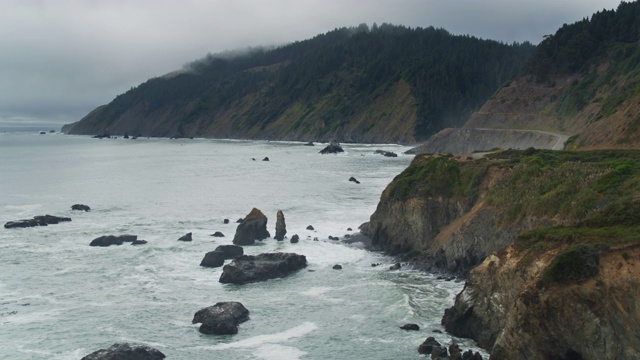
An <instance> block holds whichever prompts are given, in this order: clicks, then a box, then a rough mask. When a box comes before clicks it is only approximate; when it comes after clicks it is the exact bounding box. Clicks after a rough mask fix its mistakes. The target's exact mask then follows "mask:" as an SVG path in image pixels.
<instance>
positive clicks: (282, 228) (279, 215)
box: [275, 210, 287, 241]
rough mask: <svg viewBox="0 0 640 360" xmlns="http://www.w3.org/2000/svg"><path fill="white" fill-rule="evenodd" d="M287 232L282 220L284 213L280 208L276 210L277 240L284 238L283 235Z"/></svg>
mask: <svg viewBox="0 0 640 360" xmlns="http://www.w3.org/2000/svg"><path fill="white" fill-rule="evenodd" d="M286 234H287V224H286V223H285V222H284V214H283V213H282V210H278V213H277V215H276V236H275V239H276V240H278V241H282V240H284V236H285V235H286Z"/></svg>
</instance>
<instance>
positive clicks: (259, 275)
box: [220, 253, 307, 284]
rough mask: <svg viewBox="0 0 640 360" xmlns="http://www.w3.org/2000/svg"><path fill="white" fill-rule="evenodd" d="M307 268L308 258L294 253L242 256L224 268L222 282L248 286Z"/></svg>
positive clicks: (221, 276)
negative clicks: (248, 284) (247, 284)
mask: <svg viewBox="0 0 640 360" xmlns="http://www.w3.org/2000/svg"><path fill="white" fill-rule="evenodd" d="M305 267H307V258H306V257H305V256H304V255H298V254H294V253H264V254H259V255H255V256H252V255H242V256H239V257H237V258H235V259H234V260H233V262H231V264H228V265H225V266H224V267H223V268H222V275H220V282H221V283H225V284H229V283H231V284H246V283H252V282H258V281H265V280H269V279H275V278H281V277H285V276H287V275H289V274H291V273H293V272H296V271H298V270H300V269H302V268H305Z"/></svg>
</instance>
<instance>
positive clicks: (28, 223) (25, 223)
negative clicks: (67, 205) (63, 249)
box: [4, 215, 71, 229]
mask: <svg viewBox="0 0 640 360" xmlns="http://www.w3.org/2000/svg"><path fill="white" fill-rule="evenodd" d="M65 221H71V218H68V217H60V216H53V215H40V216H34V217H33V219H23V220H15V221H9V222H7V223H6V224H4V227H5V228H6V229H11V228H26V227H34V226H47V225H51V224H57V223H60V222H65Z"/></svg>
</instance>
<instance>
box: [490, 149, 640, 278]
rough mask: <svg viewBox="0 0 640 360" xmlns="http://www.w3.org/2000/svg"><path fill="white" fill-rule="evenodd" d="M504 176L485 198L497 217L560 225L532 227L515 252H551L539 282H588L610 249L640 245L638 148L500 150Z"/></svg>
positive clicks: (528, 256)
mask: <svg viewBox="0 0 640 360" xmlns="http://www.w3.org/2000/svg"><path fill="white" fill-rule="evenodd" d="M491 157H492V158H493V159H495V160H502V161H503V162H501V163H499V165H497V166H500V167H503V168H505V169H506V171H505V177H504V178H503V180H502V181H500V182H498V183H497V184H495V186H493V187H492V189H491V190H490V191H489V193H488V195H487V201H488V203H489V204H491V205H493V206H496V207H500V208H502V209H504V211H503V215H504V216H503V218H502V219H501V221H503V222H512V221H518V219H522V218H525V217H526V218H536V217H546V218H555V219H558V220H559V221H560V222H561V223H565V224H567V225H565V226H553V227H541V228H534V229H532V230H530V231H527V232H525V233H523V234H521V235H520V236H519V237H518V239H517V240H516V242H515V243H514V246H515V249H516V250H518V251H520V252H524V253H526V256H524V257H523V261H524V262H525V263H527V262H530V261H533V260H534V259H535V258H536V257H538V256H539V255H540V254H543V253H546V252H549V251H551V250H553V249H557V251H558V252H557V255H556V256H555V258H554V260H553V261H552V262H551V264H550V265H549V266H548V268H547V269H546V270H545V272H544V274H543V277H542V279H541V285H551V284H553V283H567V282H575V281H581V280H585V279H588V278H590V277H592V276H594V275H595V274H596V273H597V268H598V258H599V256H600V254H601V253H603V252H606V251H608V248H609V246H614V245H620V244H630V243H640V200H639V199H640V151H637V150H630V151H581V152H576V151H563V152H553V151H547V150H545V151H542V150H540V151H537V150H533V149H529V150H526V151H505V152H502V153H497V154H494V155H492V156H491Z"/></svg>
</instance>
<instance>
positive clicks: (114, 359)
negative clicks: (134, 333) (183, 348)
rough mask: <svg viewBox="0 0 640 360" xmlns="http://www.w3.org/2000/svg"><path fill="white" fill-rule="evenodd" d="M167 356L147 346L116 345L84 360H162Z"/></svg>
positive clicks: (96, 352)
mask: <svg viewBox="0 0 640 360" xmlns="http://www.w3.org/2000/svg"><path fill="white" fill-rule="evenodd" d="M165 357H166V356H165V355H164V354H163V353H161V352H160V351H159V350H157V349H154V348H152V347H149V346H145V345H135V344H128V343H116V344H113V345H111V346H110V347H109V348H107V349H101V350H98V351H95V352H92V353H91V354H89V355H87V356H85V357H83V358H82V360H162V359H164V358H165Z"/></svg>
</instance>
